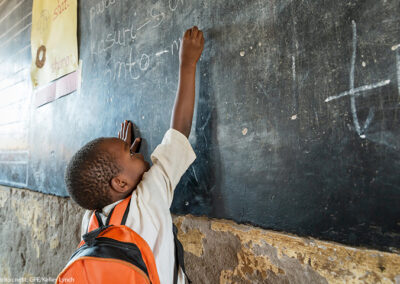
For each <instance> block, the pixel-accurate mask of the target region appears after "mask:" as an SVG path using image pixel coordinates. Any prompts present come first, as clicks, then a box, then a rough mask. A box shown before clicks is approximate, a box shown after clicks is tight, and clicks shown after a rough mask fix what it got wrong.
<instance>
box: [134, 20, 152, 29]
mask: <svg viewBox="0 0 400 284" xmlns="http://www.w3.org/2000/svg"><path fill="white" fill-rule="evenodd" d="M150 22H151V20H148V21H147V22H146V23H144V24H143V25H141V26H140V27H138V28H137V30H138V31H139V30H140V29H142V28H143V27H144V26H145V25H147V24H148V23H150Z"/></svg>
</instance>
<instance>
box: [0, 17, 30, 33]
mask: <svg viewBox="0 0 400 284" xmlns="http://www.w3.org/2000/svg"><path fill="white" fill-rule="evenodd" d="M30 15H32V12H30V13H29V14H28V15H25V17H23V18H22V19H21V20H19V21H18V22H16V23H15V24H14V25H12V26H11V27H10V28H9V29H8V30H7V31H6V32H4V33H3V34H2V35H1V36H0V39H2V38H3V37H4V36H5V35H6V34H8V33H9V32H10V31H11V30H12V29H13V28H15V27H16V26H17V25H18V24H19V23H21V22H22V21H24V20H25V19H26V18H28V17H29V16H30Z"/></svg>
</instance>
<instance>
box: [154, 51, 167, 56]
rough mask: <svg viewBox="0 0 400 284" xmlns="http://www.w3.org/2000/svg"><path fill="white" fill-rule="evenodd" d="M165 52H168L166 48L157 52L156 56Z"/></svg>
mask: <svg viewBox="0 0 400 284" xmlns="http://www.w3.org/2000/svg"><path fill="white" fill-rule="evenodd" d="M167 52H169V51H168V50H163V51H160V52H157V53H156V56H160V55H161V54H164V53H167Z"/></svg>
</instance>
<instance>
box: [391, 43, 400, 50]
mask: <svg viewBox="0 0 400 284" xmlns="http://www.w3.org/2000/svg"><path fill="white" fill-rule="evenodd" d="M398 48H400V44H397V45H393V46H392V50H393V51H395V50H397V49H398Z"/></svg>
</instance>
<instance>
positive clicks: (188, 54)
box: [179, 26, 204, 66]
mask: <svg viewBox="0 0 400 284" xmlns="http://www.w3.org/2000/svg"><path fill="white" fill-rule="evenodd" d="M203 48H204V37H203V32H202V31H200V30H199V29H198V28H197V26H194V27H193V28H191V29H188V30H187V31H186V32H185V34H184V35H183V40H182V43H181V49H180V52H179V59H180V63H181V66H196V64H197V61H198V60H199V58H200V56H201V53H202V51H203Z"/></svg>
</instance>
